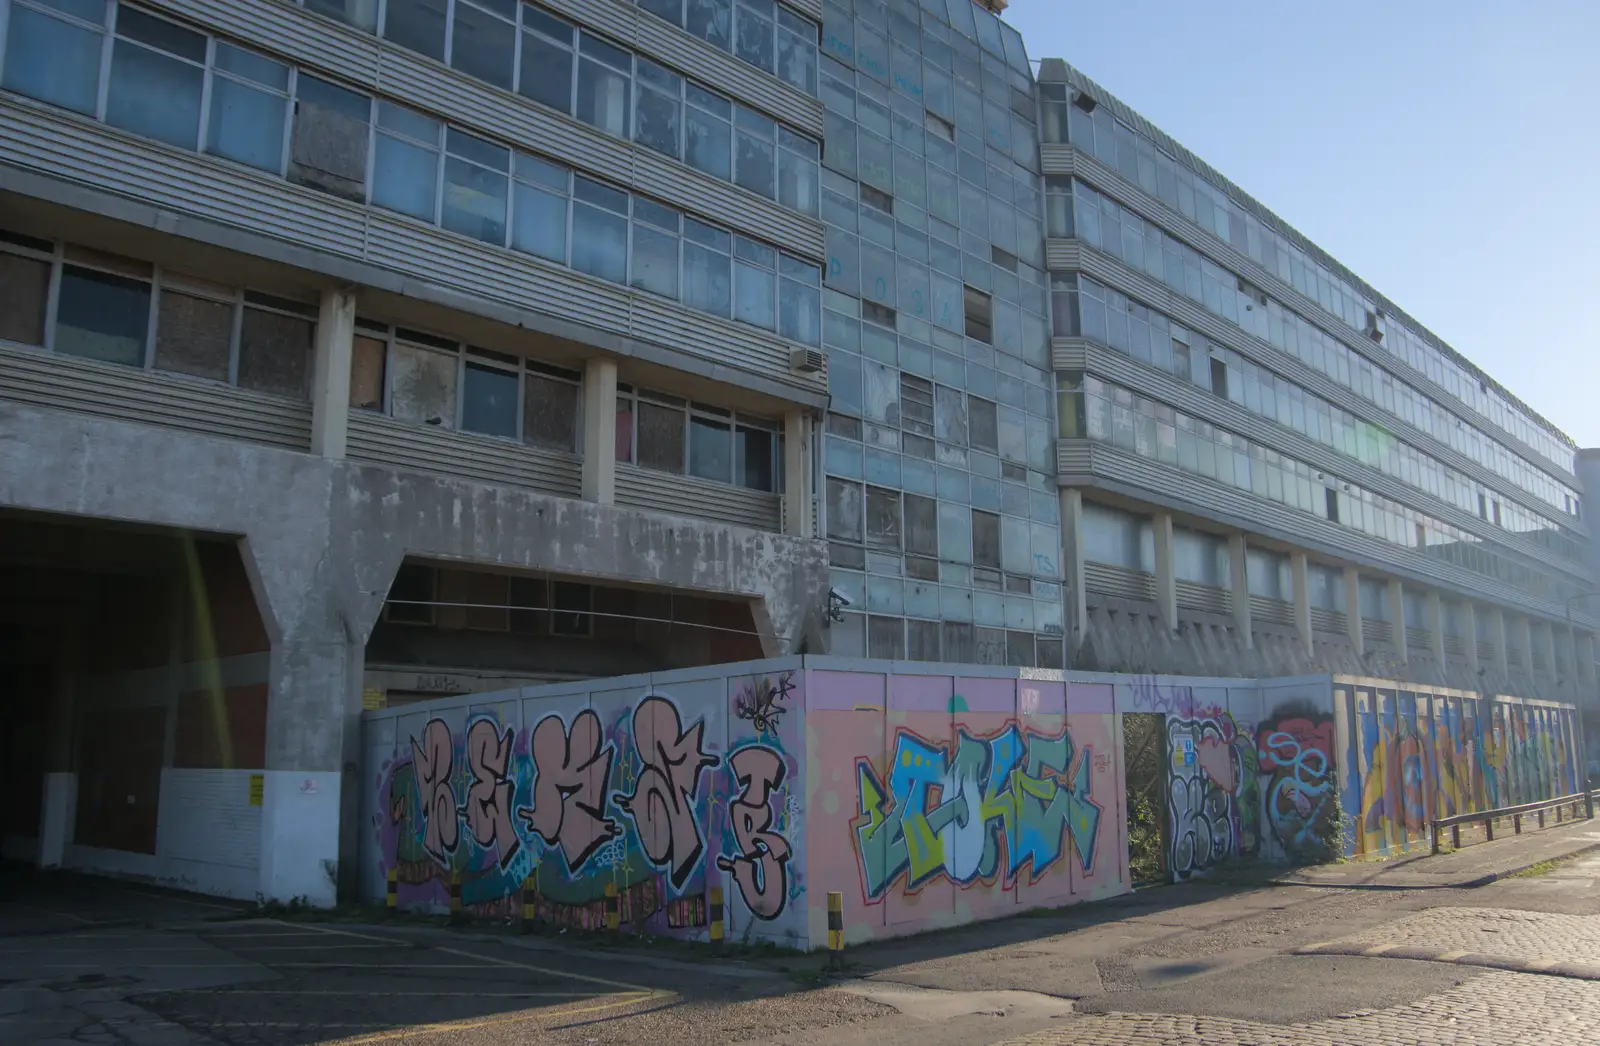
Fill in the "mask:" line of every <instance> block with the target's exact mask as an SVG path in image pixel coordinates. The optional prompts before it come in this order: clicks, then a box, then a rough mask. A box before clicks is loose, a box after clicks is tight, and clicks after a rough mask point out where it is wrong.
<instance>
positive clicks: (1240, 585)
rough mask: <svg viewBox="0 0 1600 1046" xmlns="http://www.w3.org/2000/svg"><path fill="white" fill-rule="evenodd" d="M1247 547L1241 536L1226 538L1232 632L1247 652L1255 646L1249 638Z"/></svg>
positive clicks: (1234, 535)
mask: <svg viewBox="0 0 1600 1046" xmlns="http://www.w3.org/2000/svg"><path fill="white" fill-rule="evenodd" d="M1248 555H1249V551H1248V546H1247V545H1246V544H1245V540H1244V535H1243V534H1231V535H1229V536H1228V599H1229V601H1230V602H1231V603H1232V604H1233V630H1234V631H1235V632H1237V633H1238V634H1239V641H1240V642H1241V643H1243V644H1244V646H1245V649H1246V650H1248V649H1250V648H1251V647H1253V646H1255V640H1253V639H1252V638H1251V635H1250V633H1251V630H1252V629H1251V622H1250V571H1249V560H1248V559H1247V558H1246V557H1247V556H1248Z"/></svg>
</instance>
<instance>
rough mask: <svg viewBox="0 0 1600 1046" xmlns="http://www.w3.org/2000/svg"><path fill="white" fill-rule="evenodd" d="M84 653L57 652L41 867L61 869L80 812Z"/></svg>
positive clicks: (72, 648) (71, 648)
mask: <svg viewBox="0 0 1600 1046" xmlns="http://www.w3.org/2000/svg"><path fill="white" fill-rule="evenodd" d="M80 660H81V658H80V654H79V650H78V648H77V646H76V645H75V644H72V643H64V644H62V647H61V649H60V651H59V652H58V653H57V655H56V663H55V671H54V678H53V679H52V680H51V684H52V685H51V694H50V716H49V727H48V730H49V733H48V735H47V736H46V740H45V752H44V771H45V773H44V795H43V797H42V798H41V800H40V804H39V852H38V863H39V867H40V868H60V867H61V865H62V863H63V861H64V860H65V857H66V849H67V846H68V845H70V844H71V842H72V830H73V827H74V825H75V824H76V822H77V813H78V774H77V769H76V767H75V766H74V762H75V760H74V759H73V754H74V748H75V745H74V733H73V726H74V723H75V722H76V716H75V714H74V710H73V702H74V698H75V692H76V680H77V672H78V665H79V664H80Z"/></svg>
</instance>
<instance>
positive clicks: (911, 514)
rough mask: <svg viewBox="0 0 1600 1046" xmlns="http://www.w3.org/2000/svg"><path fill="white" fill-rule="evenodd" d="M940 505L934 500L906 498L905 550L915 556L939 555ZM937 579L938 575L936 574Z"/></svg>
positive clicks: (911, 496)
mask: <svg viewBox="0 0 1600 1046" xmlns="http://www.w3.org/2000/svg"><path fill="white" fill-rule="evenodd" d="M938 505H939V503H938V502H936V501H934V500H933V499H932V498H924V497H918V496H917V495H915V494H907V495H906V496H905V549H906V551H907V552H909V553H912V554H915V555H924V556H937V555H938V554H939V508H938ZM935 576H936V577H937V573H936V574H935Z"/></svg>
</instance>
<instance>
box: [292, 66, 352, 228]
mask: <svg viewBox="0 0 1600 1046" xmlns="http://www.w3.org/2000/svg"><path fill="white" fill-rule="evenodd" d="M295 95H296V99H295V105H294V133H293V135H292V137H291V140H290V144H289V180H290V181H291V182H294V183H295V184H297V185H306V186H310V187H311V188H313V189H320V190H322V191H323V192H326V193H332V194H333V195H334V196H342V197H344V198H345V199H348V200H355V201H357V202H358V203H360V202H365V200H366V196H367V192H366V183H367V137H368V133H367V124H368V123H369V122H370V120H371V109H372V102H371V100H370V99H369V98H367V96H366V95H363V94H357V93H356V92H354V91H347V90H345V89H344V88H343V87H336V86H334V85H333V84H330V83H328V82H326V81H324V80H318V79H316V78H315V77H311V76H306V75H304V74H301V75H300V77H299V80H298V84H297V86H296V89H295Z"/></svg>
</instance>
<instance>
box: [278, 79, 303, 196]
mask: <svg viewBox="0 0 1600 1046" xmlns="http://www.w3.org/2000/svg"><path fill="white" fill-rule="evenodd" d="M285 86H286V87H287V88H288V104H287V105H285V106H284V107H283V140H282V143H281V148H280V150H279V156H278V177H280V178H287V177H289V157H290V156H291V155H292V152H291V149H292V144H293V142H294V107H295V104H296V103H295V94H296V92H297V91H298V89H299V87H300V70H299V69H297V68H296V67H295V66H293V65H291V66H289V79H288V81H287V83H286V84H285Z"/></svg>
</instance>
